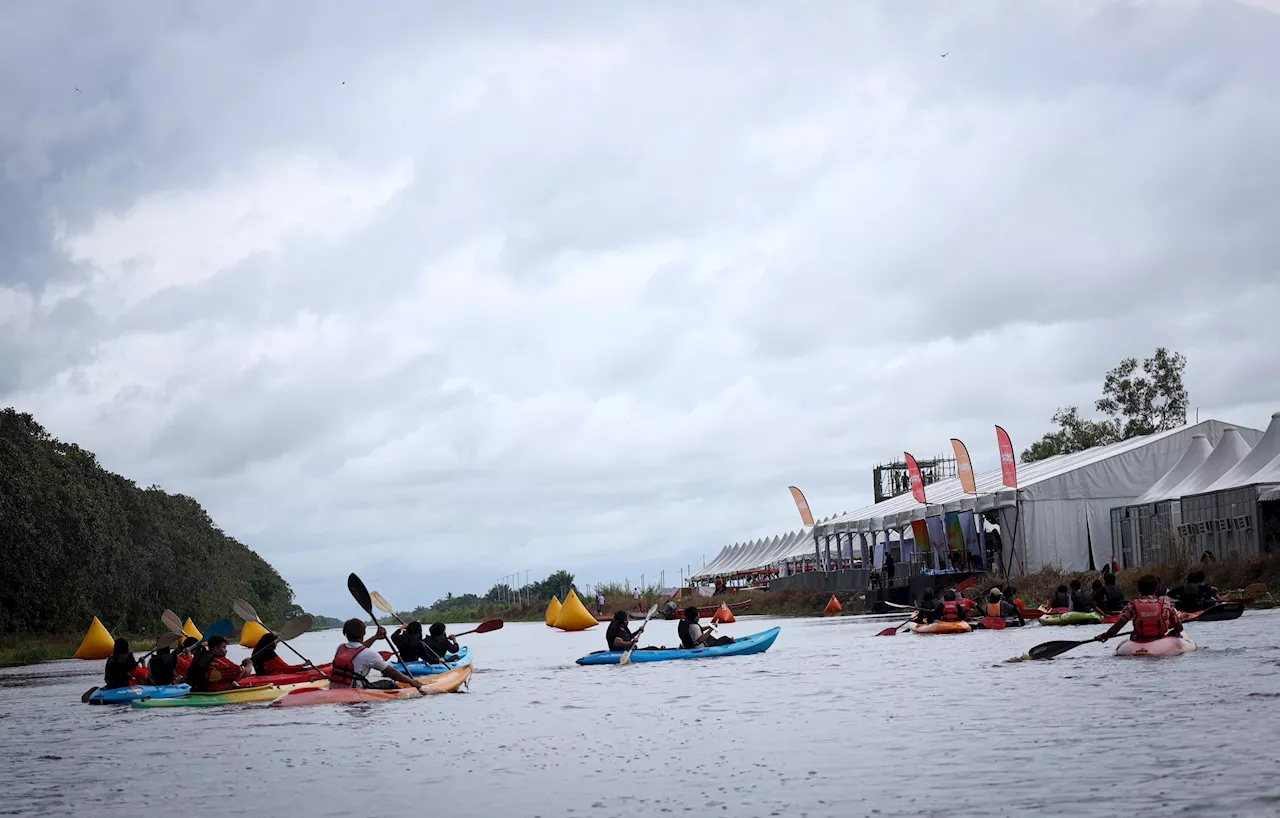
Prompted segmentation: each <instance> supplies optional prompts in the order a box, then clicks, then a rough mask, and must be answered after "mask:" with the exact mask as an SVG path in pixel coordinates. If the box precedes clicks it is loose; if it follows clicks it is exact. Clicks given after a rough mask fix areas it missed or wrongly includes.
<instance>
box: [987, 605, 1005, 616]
mask: <svg viewBox="0 0 1280 818" xmlns="http://www.w3.org/2000/svg"><path fill="white" fill-rule="evenodd" d="M1000 608H1001V605H1000V603H999V602H988V603H987V616H1004V614H1002V613H1000Z"/></svg>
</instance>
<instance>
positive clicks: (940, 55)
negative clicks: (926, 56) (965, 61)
mask: <svg viewBox="0 0 1280 818" xmlns="http://www.w3.org/2000/svg"><path fill="white" fill-rule="evenodd" d="M950 53H951V52H950V51H948V52H947V54H950ZM947 54H939V55H938V56H939V57H945V56H947Z"/></svg>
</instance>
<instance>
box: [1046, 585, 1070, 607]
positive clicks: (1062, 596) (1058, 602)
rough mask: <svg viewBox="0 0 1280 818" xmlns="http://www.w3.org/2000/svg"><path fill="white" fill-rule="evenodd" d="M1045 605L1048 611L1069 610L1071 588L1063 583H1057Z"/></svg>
mask: <svg viewBox="0 0 1280 818" xmlns="http://www.w3.org/2000/svg"><path fill="white" fill-rule="evenodd" d="M1047 606H1048V608H1049V612H1050V613H1066V612H1067V611H1069V610H1071V590H1070V589H1069V588H1067V586H1065V585H1059V586H1058V590H1057V591H1055V592H1054V594H1053V597H1052V598H1050V600H1049V602H1048V604H1047Z"/></svg>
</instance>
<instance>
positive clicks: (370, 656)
mask: <svg viewBox="0 0 1280 818" xmlns="http://www.w3.org/2000/svg"><path fill="white" fill-rule="evenodd" d="M365 631H366V628H365V626H364V620H363V619H348V620H347V621H346V622H344V623H343V624H342V635H343V636H345V637H347V641H346V642H345V643H344V644H342V645H340V646H339V647H338V651H337V653H335V654H334V656H333V669H332V670H331V671H329V687H330V688H337V687H369V688H373V689H375V690H395V689H396V688H397V687H398V685H397V684H396V682H404V683H405V684H409V685H413V686H414V687H418V689H419V691H421V690H422V687H419V686H418V682H417V680H415V679H413V678H412V677H411V676H407V675H405V674H403V673H401V672H400V671H398V670H396V669H395V668H393V667H392V666H391V665H390V663H388V662H387V660H386V659H383V658H382V657H381V656H380V655H379V654H378V652H377V651H376V650H373V649H372V646H373V643H374V642H376V641H378V640H379V639H386V638H387V631H386V628H383V627H382V626H381V625H379V626H378V630H377V631H376V632H375V633H374V634H373V636H371V637H370V638H369V639H365V638H364V635H365ZM371 670H377V671H381V672H382V675H383V676H386V677H387V678H385V679H378V680H377V681H375V682H370V681H369V678H368V677H369V671H371Z"/></svg>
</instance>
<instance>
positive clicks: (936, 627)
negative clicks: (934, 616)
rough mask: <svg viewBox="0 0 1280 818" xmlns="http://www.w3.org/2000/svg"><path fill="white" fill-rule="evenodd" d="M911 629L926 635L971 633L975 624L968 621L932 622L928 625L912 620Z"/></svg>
mask: <svg viewBox="0 0 1280 818" xmlns="http://www.w3.org/2000/svg"><path fill="white" fill-rule="evenodd" d="M911 630H913V631H915V632H916V633H920V634H925V635H929V634H934V633H969V632H970V631H972V630H973V626H971V625H970V624H969V623H968V622H930V623H929V624H928V625H919V624H917V623H915V622H912V623H911Z"/></svg>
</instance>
